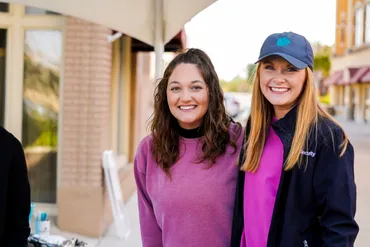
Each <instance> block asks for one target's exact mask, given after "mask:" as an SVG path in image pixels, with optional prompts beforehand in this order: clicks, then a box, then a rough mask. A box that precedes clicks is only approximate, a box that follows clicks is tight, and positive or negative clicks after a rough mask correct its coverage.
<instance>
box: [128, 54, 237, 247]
mask: <svg viewBox="0 0 370 247" xmlns="http://www.w3.org/2000/svg"><path fill="white" fill-rule="evenodd" d="M242 138H243V134H242V127H241V126H240V125H239V124H236V123H234V122H233V121H232V120H231V119H230V118H229V117H228V116H227V115H226V113H225V107H224V104H223V93H222V89H221V87H220V84H219V79H218V76H217V74H216V71H215V69H214V67H213V64H212V62H211V60H210V59H209V57H208V56H207V55H206V54H205V53H204V52H203V51H201V50H199V49H189V50H187V51H185V52H182V53H180V54H179V55H177V56H176V57H175V58H174V59H173V60H172V61H171V63H170V64H169V65H168V67H167V68H166V70H165V72H164V76H163V78H162V79H161V80H160V82H159V84H158V86H157V88H156V94H155V103H154V114H153V118H152V121H151V135H149V136H147V137H145V138H144V139H143V140H142V141H141V143H140V145H139V147H138V150H137V153H136V157H135V179H136V183H137V187H138V200H139V215H140V227H141V236H142V243H143V247H162V246H163V247H190V246H191V247H204V246H212V247H225V246H228V245H229V244H230V239H231V224H232V214H233V204H234V198H235V189H236V179H237V173H238V168H237V166H236V162H237V158H238V154H239V151H240V149H241V143H242Z"/></svg>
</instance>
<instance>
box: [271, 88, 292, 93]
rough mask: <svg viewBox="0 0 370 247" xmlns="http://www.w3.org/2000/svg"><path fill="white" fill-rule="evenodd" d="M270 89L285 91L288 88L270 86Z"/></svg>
mask: <svg viewBox="0 0 370 247" xmlns="http://www.w3.org/2000/svg"><path fill="white" fill-rule="evenodd" d="M271 90H272V91H274V92H286V91H288V88H281V87H271Z"/></svg>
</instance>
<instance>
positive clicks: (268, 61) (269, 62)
mask: <svg viewBox="0 0 370 247" xmlns="http://www.w3.org/2000/svg"><path fill="white" fill-rule="evenodd" d="M261 62H262V64H271V65H273V64H274V63H273V62H272V61H270V60H263V61H261ZM286 67H294V68H296V67H295V66H294V65H293V64H291V63H289V62H288V61H287V64H286ZM296 69H297V68H296Z"/></svg>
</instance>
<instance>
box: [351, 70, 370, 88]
mask: <svg viewBox="0 0 370 247" xmlns="http://www.w3.org/2000/svg"><path fill="white" fill-rule="evenodd" d="M369 70H370V67H362V68H358V69H357V70H355V71H354V73H353V75H352V76H351V75H350V78H349V81H348V83H349V84H354V83H359V82H361V81H362V77H363V76H364V75H365V74H366V73H367V72H368V71H369Z"/></svg>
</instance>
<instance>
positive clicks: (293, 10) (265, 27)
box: [185, 0, 336, 80]
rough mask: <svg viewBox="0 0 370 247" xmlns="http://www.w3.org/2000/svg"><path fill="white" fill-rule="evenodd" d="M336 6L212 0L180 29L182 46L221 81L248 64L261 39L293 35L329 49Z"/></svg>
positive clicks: (326, 1) (298, 0) (296, 0)
mask: <svg viewBox="0 0 370 247" xmlns="http://www.w3.org/2000/svg"><path fill="white" fill-rule="evenodd" d="M335 12H336V0H217V1H216V2H215V3H214V4H212V5H211V6H209V7H208V8H206V9H205V10H203V11H202V12H200V13H199V14H198V15H196V16H195V17H194V18H193V19H192V20H191V21H190V22H188V23H187V24H186V25H185V31H186V36H187V46H188V47H196V48H200V49H202V50H204V51H205V52H206V53H207V54H208V55H209V56H210V58H211V59H212V61H213V63H214V65H215V68H216V70H217V73H218V75H219V77H220V78H221V79H224V80H231V79H232V78H234V77H235V76H236V75H238V74H240V73H241V72H242V71H243V69H245V67H246V66H247V64H248V63H254V62H255V61H256V60H257V58H258V54H259V50H260V48H261V45H262V43H263V41H264V40H265V38H266V37H267V36H268V35H269V34H271V33H275V32H284V31H293V32H296V33H300V34H302V35H304V36H305V37H306V38H307V39H308V40H309V41H310V42H317V41H319V42H320V43H322V44H325V45H333V44H334V41H335Z"/></svg>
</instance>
